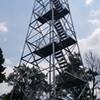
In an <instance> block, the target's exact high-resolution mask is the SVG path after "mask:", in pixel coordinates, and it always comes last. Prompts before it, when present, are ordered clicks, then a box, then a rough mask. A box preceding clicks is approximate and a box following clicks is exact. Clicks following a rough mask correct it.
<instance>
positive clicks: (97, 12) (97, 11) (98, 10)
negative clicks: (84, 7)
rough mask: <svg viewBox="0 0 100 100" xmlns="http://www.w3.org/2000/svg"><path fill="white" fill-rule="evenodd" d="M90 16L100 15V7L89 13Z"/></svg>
mask: <svg viewBox="0 0 100 100" xmlns="http://www.w3.org/2000/svg"><path fill="white" fill-rule="evenodd" d="M89 16H90V17H98V16H100V9H97V10H92V11H91V12H90V14H89Z"/></svg>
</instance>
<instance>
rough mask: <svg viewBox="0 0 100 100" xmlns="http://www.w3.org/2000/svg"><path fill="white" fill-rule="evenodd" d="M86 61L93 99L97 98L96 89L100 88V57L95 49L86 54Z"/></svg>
mask: <svg viewBox="0 0 100 100" xmlns="http://www.w3.org/2000/svg"><path fill="white" fill-rule="evenodd" d="M85 61H86V66H87V67H88V69H87V71H86V72H87V76H88V80H89V82H90V83H91V88H90V89H91V100H96V97H97V95H96V94H95V90H96V89H99V88H100V87H98V84H100V58H99V56H97V55H96V54H95V53H94V52H93V51H89V52H87V53H86V54H85Z"/></svg>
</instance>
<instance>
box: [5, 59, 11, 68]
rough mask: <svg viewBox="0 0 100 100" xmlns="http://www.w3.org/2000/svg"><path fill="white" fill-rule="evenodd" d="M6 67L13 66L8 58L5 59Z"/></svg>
mask: <svg viewBox="0 0 100 100" xmlns="http://www.w3.org/2000/svg"><path fill="white" fill-rule="evenodd" d="M5 65H6V66H10V67H11V66H12V61H11V58H6V59H5Z"/></svg>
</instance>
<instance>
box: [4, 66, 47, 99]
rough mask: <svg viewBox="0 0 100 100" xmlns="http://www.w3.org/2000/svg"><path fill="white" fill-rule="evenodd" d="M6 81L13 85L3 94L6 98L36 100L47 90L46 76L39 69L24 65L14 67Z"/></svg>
mask: <svg viewBox="0 0 100 100" xmlns="http://www.w3.org/2000/svg"><path fill="white" fill-rule="evenodd" d="M8 81H9V83H10V84H11V85H13V86H14V87H13V90H12V91H11V93H9V94H8V95H6V96H5V97H6V98H7V99H6V100H10V99H11V100H38V99H40V98H39V97H40V96H41V95H43V94H44V93H46V92H48V91H49V85H48V84H47V81H46V76H45V75H44V74H43V73H42V72H41V71H40V70H39V69H37V68H34V67H32V68H29V67H27V66H26V65H23V66H18V67H15V68H14V72H13V73H11V74H10V76H9V78H8Z"/></svg>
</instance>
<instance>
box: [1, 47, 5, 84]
mask: <svg viewBox="0 0 100 100" xmlns="http://www.w3.org/2000/svg"><path fill="white" fill-rule="evenodd" d="M3 63H4V58H3V53H2V50H1V48H0V83H2V82H3V81H4V80H5V74H4V73H3V72H4V70H5V67H4V66H3Z"/></svg>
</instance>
